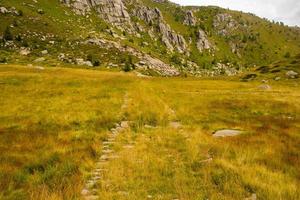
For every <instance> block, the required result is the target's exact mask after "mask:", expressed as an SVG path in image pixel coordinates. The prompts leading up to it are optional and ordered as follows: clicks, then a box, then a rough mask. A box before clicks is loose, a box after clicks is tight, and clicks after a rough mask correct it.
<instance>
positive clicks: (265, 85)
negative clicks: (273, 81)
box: [258, 84, 272, 90]
mask: <svg viewBox="0 0 300 200" xmlns="http://www.w3.org/2000/svg"><path fill="white" fill-rule="evenodd" d="M258 89H260V90H271V89H272V87H271V86H270V85H267V84H263V85H260V86H258Z"/></svg>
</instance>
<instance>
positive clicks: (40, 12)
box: [37, 9, 45, 15]
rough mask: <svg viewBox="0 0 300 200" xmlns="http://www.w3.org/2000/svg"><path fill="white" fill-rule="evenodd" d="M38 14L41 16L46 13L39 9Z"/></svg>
mask: <svg viewBox="0 0 300 200" xmlns="http://www.w3.org/2000/svg"><path fill="white" fill-rule="evenodd" d="M37 12H38V13H39V14H41V15H43V14H45V11H44V10H43V9H38V10H37Z"/></svg>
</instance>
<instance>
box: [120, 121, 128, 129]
mask: <svg viewBox="0 0 300 200" xmlns="http://www.w3.org/2000/svg"><path fill="white" fill-rule="evenodd" d="M121 127H122V128H129V122H128V121H122V122H121Z"/></svg>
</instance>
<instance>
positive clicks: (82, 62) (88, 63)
mask: <svg viewBox="0 0 300 200" xmlns="http://www.w3.org/2000/svg"><path fill="white" fill-rule="evenodd" d="M76 64H77V65H86V66H89V67H93V63H92V62H91V61H89V60H88V61H84V60H83V59H82V58H77V59H76Z"/></svg>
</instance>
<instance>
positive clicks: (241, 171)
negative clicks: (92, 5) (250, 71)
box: [0, 65, 300, 200]
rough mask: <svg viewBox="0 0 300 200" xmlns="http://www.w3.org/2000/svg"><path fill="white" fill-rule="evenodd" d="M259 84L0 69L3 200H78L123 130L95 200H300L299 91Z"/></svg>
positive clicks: (288, 84) (292, 85)
mask: <svg viewBox="0 0 300 200" xmlns="http://www.w3.org/2000/svg"><path fill="white" fill-rule="evenodd" d="M261 84H262V83H261V82H258V81H253V82H241V81H239V79H238V78H215V79H199V78H179V77H177V78H158V77H153V78H139V77H137V76H135V75H134V74H133V73H121V72H120V73H119V72H104V71H98V70H86V69H67V68H51V67H50V68H45V69H39V68H35V67H25V66H14V65H1V66H0V199H1V200H2V199H3V200H15V199H16V200H17V199H21V200H22V199H50V200H56V199H81V194H80V193H81V190H82V188H83V186H84V182H85V180H86V179H87V177H89V176H90V174H89V173H90V171H91V170H92V169H93V168H94V165H95V162H96V161H97V158H98V157H99V156H100V153H99V152H100V149H101V148H102V145H103V144H102V142H103V141H105V140H106V139H107V137H108V134H109V129H110V128H112V127H114V124H115V123H116V122H120V121H121V120H127V121H130V129H128V130H127V131H126V132H124V133H122V134H120V135H119V136H118V137H117V140H116V143H115V145H113V148H114V151H115V154H116V155H117V156H118V157H117V158H116V159H113V160H111V161H110V162H109V163H108V165H107V166H106V169H107V170H106V171H105V172H104V174H103V177H102V178H101V180H100V181H99V185H98V187H97V188H96V189H97V190H98V192H99V194H100V195H99V196H100V197H101V198H100V199H104V200H113V199H118V200H119V199H120V200H123V199H124V200H125V199H126V200H143V199H154V200H175V199H177V200H202V199H203V200H204V199H212V200H219V199H224V200H225V199H228V200H230V199H245V198H247V197H250V196H251V195H252V194H256V195H257V199H266V200H267V199H270V200H271V199H272V200H273V199H282V200H295V199H299V198H300V190H299V185H300V170H299V166H300V145H299V144H300V135H299V133H300V131H299V130H300V119H299V113H300V105H299V97H300V90H299V80H282V81H280V82H275V81H270V82H269V83H268V84H269V85H270V86H271V87H272V89H271V90H261V89H259V86H260V85H261ZM125 95H128V99H129V104H128V106H127V107H126V110H125V111H124V112H121V107H122V104H123V100H124V96H125ZM175 122H176V123H177V124H180V126H181V127H176V126H174V123H175ZM172 123H173V125H172ZM223 128H230V129H240V130H244V131H245V133H244V134H242V135H239V136H235V137H230V138H214V137H212V133H213V132H214V131H216V130H219V129H223Z"/></svg>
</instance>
